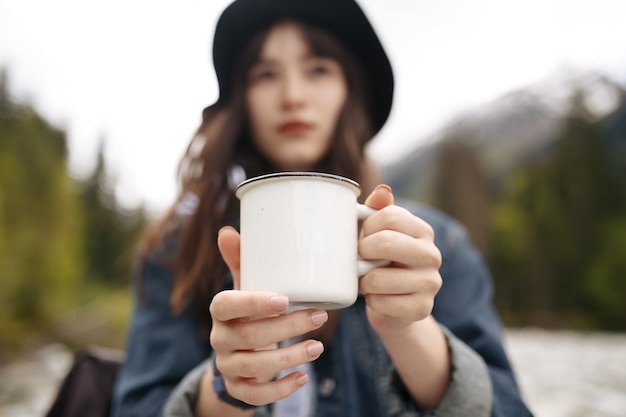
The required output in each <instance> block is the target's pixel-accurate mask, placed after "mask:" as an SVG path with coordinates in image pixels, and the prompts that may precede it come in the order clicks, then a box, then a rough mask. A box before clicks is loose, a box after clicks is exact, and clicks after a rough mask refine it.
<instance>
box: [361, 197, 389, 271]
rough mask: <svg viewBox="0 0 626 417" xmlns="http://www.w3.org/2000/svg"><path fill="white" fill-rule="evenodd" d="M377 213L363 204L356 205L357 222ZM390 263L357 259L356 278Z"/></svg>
mask: <svg viewBox="0 0 626 417" xmlns="http://www.w3.org/2000/svg"><path fill="white" fill-rule="evenodd" d="M377 211H378V210H375V209H373V208H371V207H368V206H366V205H365V204H359V203H357V205H356V215H357V218H358V219H359V220H365V219H367V218H368V217H369V216H371V215H372V214H374V213H376V212H377ZM390 263H391V262H390V261H387V260H385V259H372V260H365V259H358V260H357V266H356V269H357V274H358V276H360V277H362V276H363V275H365V274H367V273H368V272H370V271H371V270H372V269H374V268H378V267H381V266H387V265H389V264H390Z"/></svg>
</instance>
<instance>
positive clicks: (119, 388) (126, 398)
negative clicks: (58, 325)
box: [111, 257, 210, 417]
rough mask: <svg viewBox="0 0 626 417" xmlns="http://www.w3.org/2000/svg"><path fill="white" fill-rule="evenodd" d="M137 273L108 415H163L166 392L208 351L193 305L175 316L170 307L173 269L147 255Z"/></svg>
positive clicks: (172, 388)
mask: <svg viewBox="0 0 626 417" xmlns="http://www.w3.org/2000/svg"><path fill="white" fill-rule="evenodd" d="M142 275H143V278H141V279H139V274H138V273H137V274H135V279H134V286H133V293H134V308H133V312H132V317H131V320H130V325H129V329H128V334H127V345H126V360H125V361H124V364H123V365H122V367H121V369H120V372H119V374H118V378H117V381H116V384H115V388H114V393H113V403H112V407H111V416H112V417H127V416H141V417H149V416H160V415H162V412H163V407H164V404H165V402H166V401H167V399H168V397H169V395H170V393H171V392H172V391H173V390H174V388H175V387H176V386H177V385H178V384H179V382H180V381H181V380H182V379H183V378H184V377H185V376H186V375H187V373H189V372H190V371H191V370H192V369H193V368H194V367H196V366H197V365H198V364H200V363H201V362H202V361H203V360H205V359H206V358H207V357H208V356H209V354H210V345H209V343H208V341H204V340H202V338H201V336H200V329H199V324H198V321H197V320H195V319H194V313H193V311H192V309H191V308H188V309H187V310H185V311H184V312H183V313H182V314H180V315H174V314H173V312H172V311H171V309H170V305H169V294H170V289H171V286H172V281H173V276H172V272H171V271H170V270H169V269H168V268H167V267H165V266H164V265H162V264H161V263H158V262H157V261H156V260H155V259H154V258H152V257H148V258H147V259H146V260H145V262H144V264H143V268H142ZM207 314H208V313H207Z"/></svg>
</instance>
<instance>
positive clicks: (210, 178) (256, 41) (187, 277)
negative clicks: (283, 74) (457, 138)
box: [143, 23, 378, 329]
mask: <svg viewBox="0 0 626 417" xmlns="http://www.w3.org/2000/svg"><path fill="white" fill-rule="evenodd" d="M298 26H299V27H300V29H301V31H302V34H303V36H304V38H305V40H306V41H307V42H308V44H309V46H310V48H311V50H312V51H313V53H314V54H316V55H318V56H324V57H329V58H333V59H335V60H337V61H338V62H339V63H340V64H341V66H342V68H343V70H344V72H345V74H346V77H345V78H346V80H347V83H348V98H347V101H346V103H345V106H344V108H343V109H342V113H341V115H340V117H339V120H338V124H337V128H336V132H335V138H334V139H333V141H332V145H331V149H330V150H329V151H328V153H327V155H326V156H325V157H324V158H323V159H322V160H321V161H320V162H319V164H318V166H316V167H314V170H316V171H320V172H329V173H333V174H337V175H342V176H345V177H348V178H352V179H354V180H356V181H358V182H359V183H360V184H361V187H362V194H361V195H362V196H364V195H367V194H368V193H369V192H370V191H371V190H372V189H373V187H374V185H375V183H376V181H377V179H378V178H377V177H378V176H377V174H376V171H375V170H374V169H373V167H372V166H371V164H370V163H369V162H368V161H367V159H366V157H365V145H366V143H367V142H368V141H369V140H370V139H371V138H372V136H373V133H372V132H373V130H372V127H371V124H370V121H369V117H368V115H369V114H370V113H369V109H370V105H371V102H370V96H369V91H368V88H367V85H368V84H367V83H366V81H365V76H364V74H363V71H362V69H361V66H360V65H363V64H361V63H359V62H357V60H356V58H354V57H353V55H352V54H351V53H350V51H349V50H347V49H346V48H345V47H343V45H341V44H340V43H339V42H338V41H337V40H336V39H335V38H334V37H332V36H331V35H330V34H328V33H327V32H326V31H324V30H322V29H319V28H317V27H314V26H310V25H307V24H303V23H298ZM270 29H271V28H267V29H266V30H265V31H263V32H261V33H258V34H257V35H256V36H255V37H253V38H252V39H251V41H250V42H249V43H248V47H247V48H246V49H245V50H244V51H242V54H241V57H240V60H239V63H238V65H237V67H236V68H237V69H236V78H235V82H234V83H233V85H234V87H233V90H232V91H231V92H230V94H229V95H228V97H226V98H224V97H222V98H221V99H220V101H218V103H217V104H215V105H214V106H212V107H209V108H207V109H206V110H205V111H204V113H203V119H202V123H201V125H200V127H199V129H198V130H197V132H196V135H195V136H194V138H193V139H192V140H191V142H190V144H189V146H188V148H187V151H186V153H185V155H184V157H183V159H182V160H181V163H180V166H179V171H178V176H179V181H180V188H181V191H180V194H179V196H178V198H177V200H176V201H175V203H174V205H173V206H172V208H170V210H169V211H168V212H167V213H166V214H165V216H164V217H163V218H162V219H161V220H160V221H158V222H157V223H155V224H154V225H153V227H151V228H150V229H149V230H148V231H147V233H146V235H145V238H144V245H143V253H144V256H147V255H148V254H149V253H151V252H153V251H155V250H158V249H159V248H160V247H162V246H163V242H164V241H165V240H166V239H167V238H168V237H171V236H173V235H179V236H180V244H179V249H178V250H177V252H176V254H175V256H174V257H173V258H172V261H173V265H172V266H173V267H174V268H175V279H174V283H173V287H172V291H171V294H170V303H171V306H172V309H173V311H174V312H175V313H180V312H181V311H182V310H183V309H184V308H186V307H187V306H188V305H189V304H190V303H193V304H194V306H195V308H196V309H197V311H198V313H199V317H200V320H201V321H202V322H204V323H206V324H208V326H210V320H209V317H208V314H207V305H208V303H209V302H210V300H211V299H212V297H213V296H214V295H215V294H216V293H217V292H219V291H221V290H223V289H224V283H223V277H224V275H225V273H226V272H227V268H226V265H225V263H224V262H223V260H222V257H221V255H220V253H219V250H218V248H217V244H216V241H217V232H218V230H219V229H220V228H221V227H222V226H224V225H227V224H235V223H236V222H237V218H238V211H239V203H238V200H237V198H236V197H235V195H234V189H233V184H232V173H233V172H237V171H240V172H241V170H243V172H245V175H246V176H247V177H252V176H256V175H262V174H265V173H269V172H274V171H276V168H275V167H273V166H272V164H271V163H270V162H269V161H268V160H266V159H265V158H263V157H262V155H261V154H260V153H259V152H258V151H257V149H256V147H255V146H254V144H253V142H252V140H251V138H250V134H249V132H248V120H247V114H246V108H245V92H246V76H247V73H248V71H249V69H250V68H251V67H252V65H253V64H254V63H255V61H256V60H257V59H258V57H259V54H260V51H261V48H262V46H263V43H264V41H265V39H266V37H267V34H268V32H269V30H270ZM189 196H196V197H197V208H196V209H195V212H194V213H193V214H191V215H189V216H187V217H186V216H185V215H184V213H182V214H181V211H180V210H177V207H179V206H180V204H181V202H183V201H184V200H185V199H186V198H189ZM205 328H206V329H208V327H205Z"/></svg>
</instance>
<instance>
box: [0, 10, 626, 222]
mask: <svg viewBox="0 0 626 417" xmlns="http://www.w3.org/2000/svg"><path fill="white" fill-rule="evenodd" d="M228 3H229V1H228V0H203V1H200V0H178V1H172V0H169V1H165V0H108V1H106V2H95V1H85V0H0V66H2V67H5V68H7V69H8V75H9V87H10V90H11V91H12V93H13V94H14V96H16V97H17V98H18V99H20V100H28V101H29V102H30V103H32V104H33V105H34V106H35V108H36V109H37V110H38V111H39V112H40V113H41V114H42V115H43V116H44V117H46V118H47V119H49V120H50V121H51V122H52V123H54V124H55V125H57V126H58V127H61V128H64V129H65V130H66V131H67V133H68V139H69V147H70V169H71V171H72V172H73V173H74V174H75V175H78V176H84V175H85V174H86V173H88V172H89V170H90V169H91V168H92V167H93V163H94V158H95V152H96V150H97V146H98V143H99V141H100V140H101V139H105V140H106V144H105V155H106V157H107V160H108V162H109V165H110V168H111V169H112V172H113V174H114V175H115V176H116V180H117V183H118V187H117V189H118V193H119V197H120V198H121V200H122V202H123V203H125V204H129V205H132V204H137V203H138V202H140V201H145V202H146V203H147V204H148V205H149V207H150V208H151V209H153V210H162V209H164V208H165V207H166V206H167V205H168V204H169V203H170V202H171V200H172V199H173V198H174V195H175V192H176V182H175V171H176V166H177V163H178V160H179V159H180V157H181V156H182V153H183V151H184V149H185V146H186V144H187V142H188V140H189V139H190V137H191V135H192V133H193V131H194V130H195V129H196V127H197V125H198V124H199V122H200V112H201V110H202V108H204V107H205V106H206V105H209V104H212V103H213V102H214V101H215V99H216V98H217V83H216V80H215V76H214V73H213V69H212V64H211V59H210V45H211V41H212V37H213V30H214V26H215V23H216V21H217V18H218V15H219V13H220V12H221V10H222V9H223V8H224V7H225V5H226V4H228ZM360 4H361V5H362V7H363V8H364V9H365V12H366V13H367V14H368V16H369V17H370V19H371V20H372V22H373V24H374V26H375V27H376V29H377V31H378V32H379V35H380V37H381V39H382V42H383V44H384V45H385V47H386V49H387V51H388V53H389V55H390V58H391V61H392V65H393V66H394V70H395V75H396V95H395V100H394V107H393V110H392V114H391V117H390V119H389V121H388V123H387V125H386V126H385V128H384V129H383V130H382V131H381V132H380V133H379V135H378V136H377V138H376V139H375V140H374V141H373V142H372V144H371V146H370V148H369V151H370V152H371V154H372V155H373V157H374V158H377V159H379V160H389V159H392V158H394V157H395V156H396V155H398V154H399V153H401V152H402V151H403V150H404V149H406V147H407V146H409V145H410V144H412V143H415V141H416V140H420V139H422V138H425V137H427V136H428V134H429V133H430V132H432V131H433V130H435V129H436V128H437V127H439V126H441V125H442V124H443V123H445V122H446V121H447V120H448V119H449V118H451V117H452V116H454V115H455V114H457V113H458V112H460V111H463V110H465V109H468V108H471V107H472V106H476V105H479V104H481V103H484V102H486V101H489V100H491V99H494V98H496V97H497V96H499V95H501V94H503V93H505V92H507V91H510V90H511V89H515V88H519V87H522V86H525V85H528V84H531V83H534V82H537V81H541V80H542V79H544V78H546V77H548V76H550V75H552V74H554V73H555V72H557V71H559V70H561V69H564V68H572V69H582V70H595V71H599V72H602V73H604V74H606V75H608V76H610V77H612V78H613V79H615V80H616V81H620V82H622V83H624V82H626V23H624V22H626V1H624V0H437V1H425V0H361V1H360Z"/></svg>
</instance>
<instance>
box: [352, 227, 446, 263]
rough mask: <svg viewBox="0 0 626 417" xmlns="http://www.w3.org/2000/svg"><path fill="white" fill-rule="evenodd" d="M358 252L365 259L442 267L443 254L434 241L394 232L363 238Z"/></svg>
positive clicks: (381, 232) (385, 231)
mask: <svg viewBox="0 0 626 417" xmlns="http://www.w3.org/2000/svg"><path fill="white" fill-rule="evenodd" d="M358 251H359V255H360V256H361V257H363V258H364V259H385V260H388V261H392V262H396V263H399V264H402V265H405V266H408V267H421V268H435V269H439V268H440V266H441V252H440V251H439V249H437V247H436V246H435V245H434V243H433V242H432V241H430V240H426V239H415V238H413V237H411V236H409V235H406V234H404V233H401V232H397V231H393V230H382V231H379V232H376V233H374V234H372V235H369V236H365V237H362V238H361V239H359V242H358Z"/></svg>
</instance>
